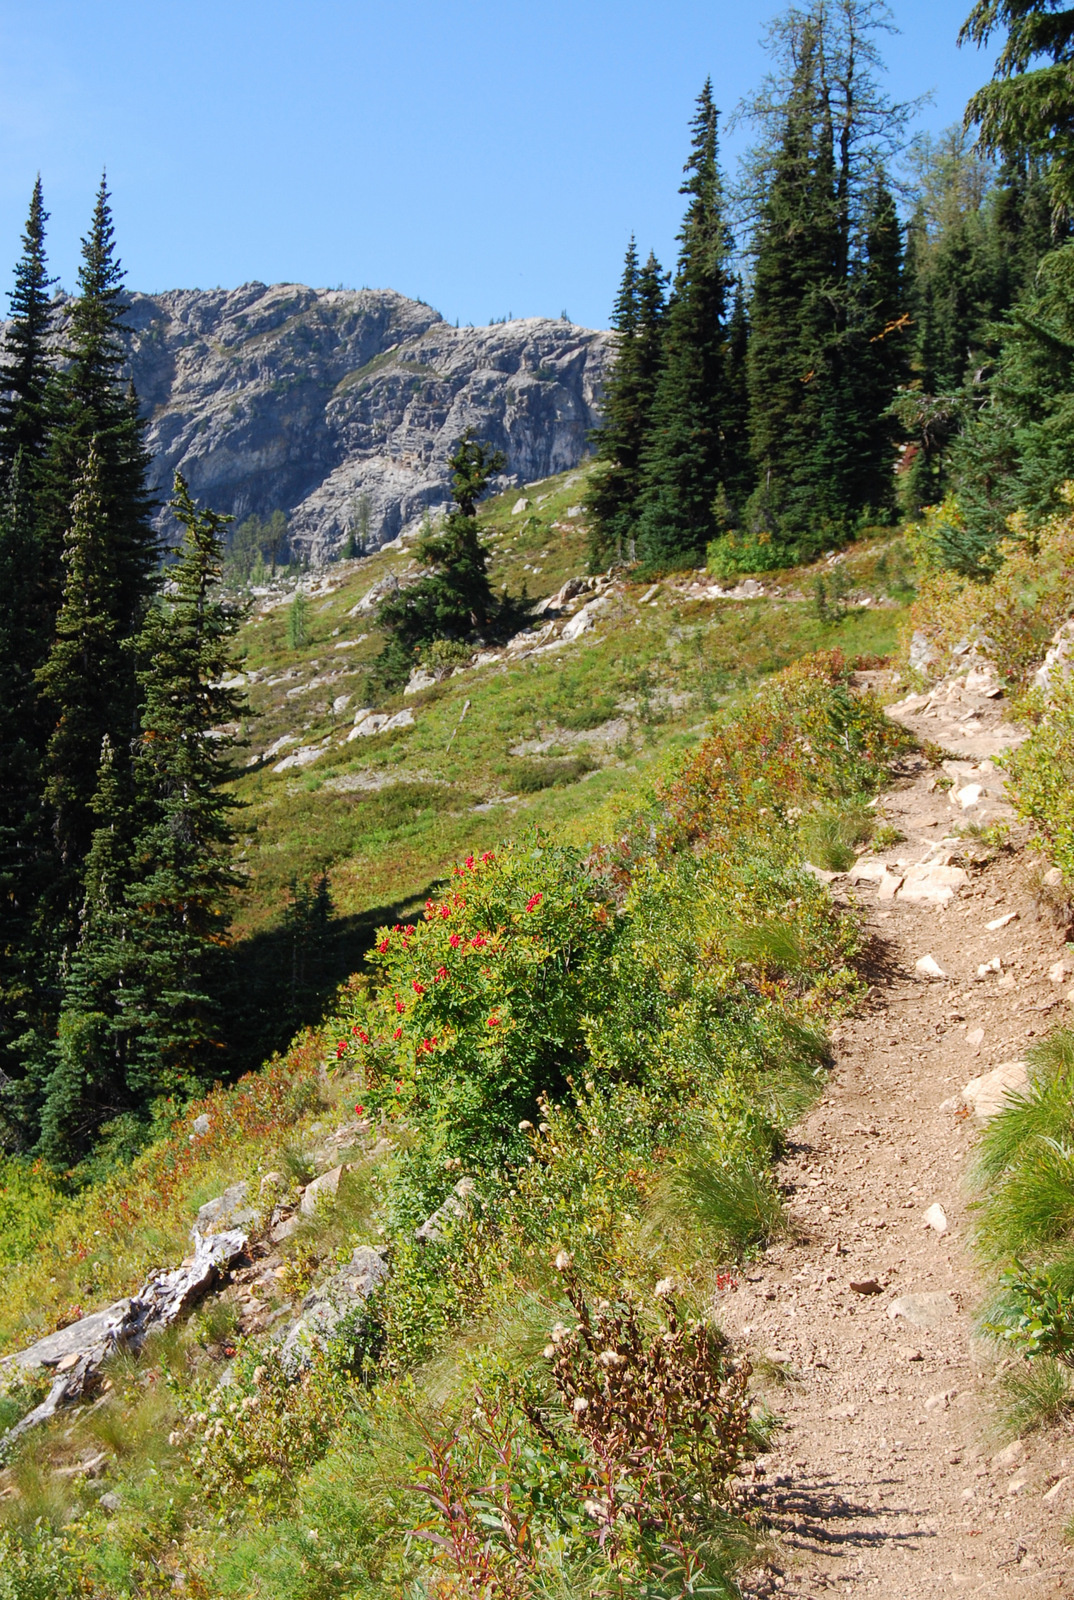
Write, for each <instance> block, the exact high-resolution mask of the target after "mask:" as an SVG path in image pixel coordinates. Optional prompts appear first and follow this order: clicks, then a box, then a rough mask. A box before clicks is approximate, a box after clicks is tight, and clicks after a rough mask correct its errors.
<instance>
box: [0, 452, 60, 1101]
mask: <svg viewBox="0 0 1074 1600" xmlns="http://www.w3.org/2000/svg"><path fill="white" fill-rule="evenodd" d="M24 459H25V458H24V456H23V455H22V453H21V451H20V453H19V454H18V456H17V457H16V459H15V462H14V465H13V466H12V468H11V470H10V471H9V473H8V475H7V480H6V483H5V484H4V485H3V486H2V488H0V1083H2V1082H3V1081H4V1079H5V1078H14V1077H15V1076H17V1074H18V1072H19V1070H20V1068H19V1060H18V1051H17V1049H16V1048H15V1046H16V1041H17V1040H18V1039H19V1038H20V1037H21V1036H23V1035H24V1034H26V1032H27V1031H28V1030H31V1031H32V1030H33V1029H34V1027H35V1026H37V1027H38V1028H40V1027H43V1026H44V1024H43V1021H42V1016H41V1012H42V1007H45V1008H46V1009H47V997H46V996H45V995H44V994H43V993H42V978H43V964H42V962H41V961H40V960H38V959H37V954H36V942H35V936H34V935H35V928H36V925H37V918H36V910H37V907H38V905H39V904H40V902H41V900H42V897H43V895H44V892H45V889H46V887H47V882H48V875H47V867H48V849H47V840H46V839H45V838H44V836H43V831H42V815H41V805H40V788H41V741H42V729H41V717H40V706H39V702H38V686H37V683H36V681H35V677H34V668H35V662H36V660H37V659H38V656H39V651H40V637H39V618H38V615H37V607H36V601H37V599H38V590H37V560H36V545H37V539H36V532H37V530H36V528H35V526H34V523H33V520H32V509H31V508H32V499H31V496H29V495H27V494H24V493H23V492H22V482H21V479H22V472H23V461H24Z"/></svg>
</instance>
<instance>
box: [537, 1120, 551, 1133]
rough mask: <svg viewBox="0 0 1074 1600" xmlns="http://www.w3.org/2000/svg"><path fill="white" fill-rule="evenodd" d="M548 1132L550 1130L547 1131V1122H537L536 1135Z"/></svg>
mask: <svg viewBox="0 0 1074 1600" xmlns="http://www.w3.org/2000/svg"><path fill="white" fill-rule="evenodd" d="M549 1131H550V1130H549V1127H548V1123H547V1122H539V1123H538V1124H537V1132H538V1133H548V1132H549Z"/></svg>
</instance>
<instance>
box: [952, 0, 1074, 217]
mask: <svg viewBox="0 0 1074 1600" xmlns="http://www.w3.org/2000/svg"><path fill="white" fill-rule="evenodd" d="M997 29H1001V30H1004V32H1005V35H1006V37H1005V39H1004V43H1003V48H1002V50H1001V51H1000V53H999V56H998V58H997V60H996V64H995V69H994V73H993V81H992V82H991V83H989V84H986V85H985V86H984V88H983V89H978V91H977V93H976V94H975V95H974V96H973V97H972V99H971V100H970V103H969V105H968V107H967V108H966V116H967V119H968V120H969V121H970V122H975V123H976V124H977V125H978V126H979V128H980V130H981V136H980V138H981V145H982V147H983V148H984V149H985V150H987V151H989V152H996V153H999V154H1002V155H1004V156H1007V157H1011V156H1013V157H1027V156H1028V157H1030V158H1032V159H1034V160H1036V161H1039V162H1041V163H1043V164H1044V165H1045V170H1046V173H1047V182H1048V189H1049V193H1050V196H1051V200H1052V204H1053V206H1054V207H1055V209H1056V210H1057V212H1060V213H1063V214H1069V213H1070V212H1071V210H1072V209H1074V76H1072V73H1071V66H1072V64H1074V9H1071V8H1070V7H1062V6H1061V5H1059V4H1058V3H1057V0H977V4H976V5H975V6H974V8H973V10H972V11H971V12H970V14H969V16H968V17H967V19H966V21H965V23H964V24H963V27H962V31H961V33H960V34H959V43H960V44H961V43H962V42H963V40H971V41H972V42H973V43H974V44H977V45H984V44H987V43H988V40H989V39H990V38H991V36H992V34H993V33H995V32H996V31H997ZM1034 63H1047V64H1043V65H1034Z"/></svg>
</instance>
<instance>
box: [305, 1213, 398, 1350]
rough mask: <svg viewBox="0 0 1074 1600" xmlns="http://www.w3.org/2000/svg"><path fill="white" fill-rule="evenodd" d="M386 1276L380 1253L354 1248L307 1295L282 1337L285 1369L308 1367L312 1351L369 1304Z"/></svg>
mask: <svg viewBox="0 0 1074 1600" xmlns="http://www.w3.org/2000/svg"><path fill="white" fill-rule="evenodd" d="M387 1276H388V1266H387V1263H386V1262H385V1260H384V1257H383V1255H382V1253H381V1251H380V1250H378V1249H376V1248H375V1247H374V1246H372V1245H365V1244H360V1245H357V1246H356V1247H355V1249H354V1251H353V1252H352V1254H351V1258H350V1260H349V1261H348V1262H347V1264H346V1265H345V1266H344V1267H342V1268H341V1269H340V1271H339V1272H337V1273H335V1274H334V1275H333V1276H332V1277H331V1278H329V1279H328V1280H327V1281H326V1282H324V1283H321V1284H318V1285H317V1286H316V1287H315V1288H313V1289H311V1290H310V1292H309V1293H308V1294H307V1295H306V1297H305V1299H304V1300H303V1302H302V1315H301V1316H300V1317H299V1318H298V1320H297V1321H296V1322H294V1323H292V1325H291V1327H289V1328H288V1330H287V1332H286V1334H285V1335H284V1339H283V1343H282V1345H281V1349H280V1354H281V1357H282V1359H283V1361H284V1363H285V1365H286V1366H288V1367H291V1368H294V1369H295V1370H298V1369H299V1368H301V1367H305V1366H308V1365H309V1361H310V1356H311V1354H312V1352H313V1350H314V1349H316V1348H317V1347H318V1346H319V1345H322V1344H323V1343H324V1341H325V1340H326V1339H328V1338H330V1337H331V1335H332V1334H333V1333H334V1332H335V1330H336V1328H337V1327H338V1326H339V1323H340V1322H341V1321H342V1320H343V1318H344V1317H345V1316H347V1315H348V1313H349V1312H351V1311H353V1310H354V1308H355V1307H356V1306H358V1305H361V1304H362V1303H363V1302H364V1301H366V1300H368V1298H369V1296H370V1295H371V1294H372V1293H373V1290H374V1289H375V1288H376V1287H377V1285H378V1284H380V1283H383V1281H384V1279H385V1278H386V1277H387Z"/></svg>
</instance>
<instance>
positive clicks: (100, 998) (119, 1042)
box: [33, 735, 133, 1166]
mask: <svg viewBox="0 0 1074 1600" xmlns="http://www.w3.org/2000/svg"><path fill="white" fill-rule="evenodd" d="M127 776H128V777H129V774H127ZM92 809H93V813H94V817H95V819H96V822H97V826H96V828H95V830H94V833H93V840H92V844H91V846H90V850H89V854H88V856H87V858H86V865H85V880H84V881H85V892H84V897H83V901H82V905H81V908H80V913H79V926H78V938H77V942H76V943H75V945H74V947H73V949H72V952H71V955H70V959H69V961H68V963H67V968H66V977H65V981H64V985H63V999H62V1005H61V1008H60V1013H59V1021H58V1024H57V1027H56V1039H55V1042H54V1044H53V1046H52V1049H51V1051H50V1054H49V1057H48V1069H47V1072H46V1073H44V1074H43V1075H42V1076H43V1079H44V1081H43V1083H42V1084H40V1085H33V1087H35V1088H37V1090H38V1099H39V1103H38V1104H36V1105H34V1106H33V1111H34V1114H35V1118H36V1121H37V1125H38V1138H37V1148H38V1149H39V1151H40V1152H41V1154H42V1155H43V1156H44V1157H45V1158H46V1159H47V1160H49V1161H51V1162H52V1163H53V1164H54V1165H56V1166H67V1165H70V1164H71V1163H73V1162H77V1161H78V1160H79V1159H80V1158H82V1157H83V1156H85V1155H86V1153H87V1151H88V1150H89V1149H90V1147H91V1146H92V1144H93V1141H94V1139H95V1137H96V1136H97V1134H98V1132H99V1131H100V1129H101V1127H102V1126H103V1125H104V1124H106V1123H109V1122H113V1121H114V1120H115V1119H116V1118H117V1117H119V1116H121V1115H122V1114H123V1113H124V1112H127V1111H129V1110H130V1106H131V1101H130V1096H129V1094H128V1092H127V1075H128V1066H129V1061H130V1055H131V1048H132V1042H133V1038H132V1028H131V1020H132V1019H131V1018H130V1016H129V1015H128V1014H125V1013H124V1011H123V1010H122V1009H121V1007H122V1003H123V1000H124V998H125V996H126V994H127V986H128V984H129V979H130V967H131V958H132V952H133V942H132V939H131V930H130V926H129V919H128V917H127V914H126V907H125V904H124V896H125V891H126V888H127V885H128V882H129V877H130V847H131V832H132V828H133V807H132V802H131V795H130V792H129V787H128V785H127V783H126V782H124V780H123V779H122V778H121V777H120V775H119V773H118V772H117V770H116V762H115V760H114V752H113V749H112V744H111V740H110V739H109V738H108V736H107V735H106V736H105V738H104V740H103V742H102V746H101V760H100V765H99V768H98V774H97V787H96V792H95V794H94V797H93V806H92Z"/></svg>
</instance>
